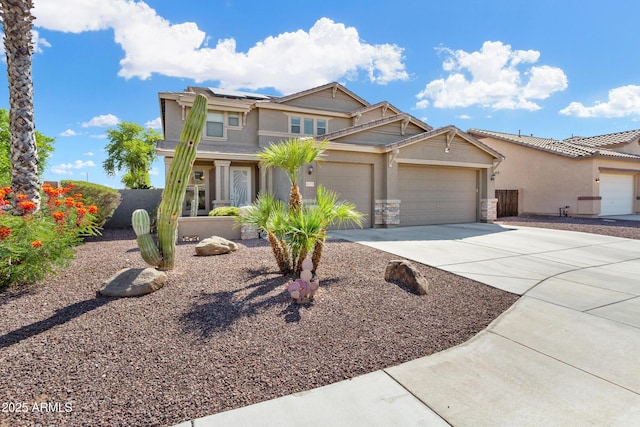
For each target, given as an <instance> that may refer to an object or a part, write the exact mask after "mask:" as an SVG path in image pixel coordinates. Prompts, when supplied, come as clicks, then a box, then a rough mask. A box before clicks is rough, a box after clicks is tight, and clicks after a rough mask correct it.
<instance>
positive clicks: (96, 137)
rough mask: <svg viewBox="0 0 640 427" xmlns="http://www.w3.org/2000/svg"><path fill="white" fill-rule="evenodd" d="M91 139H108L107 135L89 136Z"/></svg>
mask: <svg viewBox="0 0 640 427" xmlns="http://www.w3.org/2000/svg"><path fill="white" fill-rule="evenodd" d="M89 138H93V139H107V135H105V134H100V135H89Z"/></svg>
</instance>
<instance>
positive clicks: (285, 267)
mask: <svg viewBox="0 0 640 427" xmlns="http://www.w3.org/2000/svg"><path fill="white" fill-rule="evenodd" d="M267 238H268V239H269V244H270V245H271V250H272V251H273V256H274V257H275V258H276V263H278V268H279V269H280V272H281V273H282V274H289V272H290V271H291V270H290V266H289V263H287V262H286V261H285V255H284V251H285V250H286V248H283V247H282V245H281V244H280V242H279V241H278V238H277V237H276V235H275V234H273V233H272V232H269V233H267Z"/></svg>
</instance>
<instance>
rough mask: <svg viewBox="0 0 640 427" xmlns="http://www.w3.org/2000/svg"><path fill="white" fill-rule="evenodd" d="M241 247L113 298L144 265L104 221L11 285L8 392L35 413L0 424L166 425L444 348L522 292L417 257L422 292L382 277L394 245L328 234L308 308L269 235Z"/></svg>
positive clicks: (182, 265) (4, 319)
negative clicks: (36, 274) (61, 261)
mask: <svg viewBox="0 0 640 427" xmlns="http://www.w3.org/2000/svg"><path fill="white" fill-rule="evenodd" d="M237 243H238V245H239V246H240V247H241V248H240V249H241V250H238V251H237V252H231V253H228V254H224V255H219V256H215V257H205V258H203V257H198V256H196V255H194V247H195V243H188V244H179V245H178V247H177V257H176V269H175V270H173V271H171V272H169V273H168V275H169V281H168V283H167V284H166V285H165V286H164V287H163V288H162V289H160V290H158V291H157V292H154V293H152V294H149V295H145V296H143V297H137V298H110V297H104V296H99V295H98V294H97V290H98V287H99V284H100V283H101V282H103V281H105V280H106V279H108V278H109V277H110V276H112V275H113V274H115V273H117V272H118V271H119V270H121V269H122V268H144V267H146V265H145V264H144V262H143V261H142V259H141V257H140V254H139V251H138V249H137V246H136V241H135V235H134V234H133V233H132V232H129V231H123V230H107V231H105V233H104V236H103V237H102V238H92V239H90V240H89V241H87V243H86V244H85V245H84V246H82V247H80V248H78V253H77V255H76V258H75V260H74V261H73V262H72V263H71V266H70V267H69V268H67V269H65V270H63V271H61V272H59V274H57V275H52V276H50V277H48V278H47V280H46V281H45V282H43V283H40V284H36V285H31V286H18V287H13V288H11V289H9V290H7V291H5V292H3V293H0V311H1V313H2V315H1V316H0V366H1V367H2V380H1V381H0V402H1V403H5V402H6V403H9V402H13V403H15V404H17V403H24V404H25V406H24V409H27V410H26V411H25V412H20V413H15V412H11V413H9V412H0V426H24V425H37V424H40V425H64V426H81V425H91V426H121V425H127V426H130V425H139V426H143V425H144V426H170V425H174V424H177V423H179V422H182V421H185V420H190V419H194V418H199V417H203V416H206V415H209V414H212V413H217V412H221V411H225V410H229V409H233V408H238V407H242V406H246V405H249V404H253V403H257V402H260V401H264V400H268V399H272V398H276V397H280V396H284V395H287V394H290V393H295V392H299V391H303V390H309V389H312V388H316V387H320V386H323V385H326V384H330V383H334V382H337V381H340V380H344V379H347V378H353V377H355V376H358V375H362V374H365V373H368V372H372V371H375V370H378V369H382V368H386V367H389V366H393V365H397V364H399V363H403V362H406V361H409V360H412V359H415V358H418V357H421V356H425V355H428V354H432V353H434V352H439V351H442V350H444V349H447V348H450V347H452V346H455V345H457V344H460V343H463V342H465V341H467V340H468V339H469V338H471V337H472V336H474V335H475V334H477V333H478V332H479V331H481V330H482V329H484V328H485V327H486V326H487V325H488V324H489V323H490V322H491V321H492V320H494V319H495V318H496V317H497V316H499V315H500V314H501V313H502V312H504V311H505V310H506V309H507V308H509V307H510V306H511V305H512V304H513V303H514V302H515V301H516V300H517V298H518V297H517V296H516V295H513V294H510V293H507V292H503V291H500V290H498V289H494V288H491V287H489V286H485V285H482V284H479V283H477V282H474V281H472V280H469V279H466V278H462V277H458V276H455V275H453V274H450V273H447V272H444V271H441V270H438V269H435V268H431V267H427V266H425V265H421V264H417V263H414V266H415V267H416V269H417V270H418V271H419V272H420V273H421V274H422V275H423V276H424V277H426V278H427V280H428V281H429V284H430V288H429V293H428V294H427V295H425V296H417V295H415V294H412V293H410V292H407V291H406V290H405V289H403V288H402V286H400V285H398V284H395V283H390V282H387V281H385V280H384V269H385V267H386V265H387V263H388V262H389V261H390V260H392V259H397V256H395V255H392V254H387V253H385V252H381V251H377V250H375V249H372V248H368V247H366V246H361V245H358V244H355V243H350V242H344V241H328V242H327V243H326V247H325V251H324V255H323V260H322V263H321V264H320V267H319V269H318V275H319V277H320V289H319V290H318V293H317V294H316V298H315V301H314V303H313V304H311V305H298V304H295V303H292V301H291V298H290V297H289V295H288V293H287V291H286V283H287V282H288V280H289V279H288V278H287V277H283V276H282V275H280V274H278V272H277V268H276V265H275V261H274V259H273V255H272V253H271V249H270V247H269V246H268V244H267V242H265V241H264V240H249V241H242V242H237ZM42 403H44V404H45V407H46V408H47V409H48V410H46V411H34V409H33V408H34V404H37V405H41V404H42ZM13 408H14V409H15V408H16V406H15V405H14V406H13ZM37 408H41V406H37ZM0 409H1V408H0Z"/></svg>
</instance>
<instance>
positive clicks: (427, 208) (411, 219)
mask: <svg viewBox="0 0 640 427" xmlns="http://www.w3.org/2000/svg"><path fill="white" fill-rule="evenodd" d="M398 175H399V176H398V179H399V190H400V225H401V226H402V225H427V224H454V223H464V222H476V221H477V213H476V211H477V205H478V203H477V192H476V188H477V171H476V170H474V169H466V168H447V167H431V166H414V165H411V166H409V165H400V166H399V169H398Z"/></svg>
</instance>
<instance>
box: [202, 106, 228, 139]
mask: <svg viewBox="0 0 640 427" xmlns="http://www.w3.org/2000/svg"><path fill="white" fill-rule="evenodd" d="M205 128H206V131H205V135H206V136H211V137H214V138H222V137H223V136H224V113H223V112H222V111H209V112H208V113H207V124H206V126H205Z"/></svg>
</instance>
